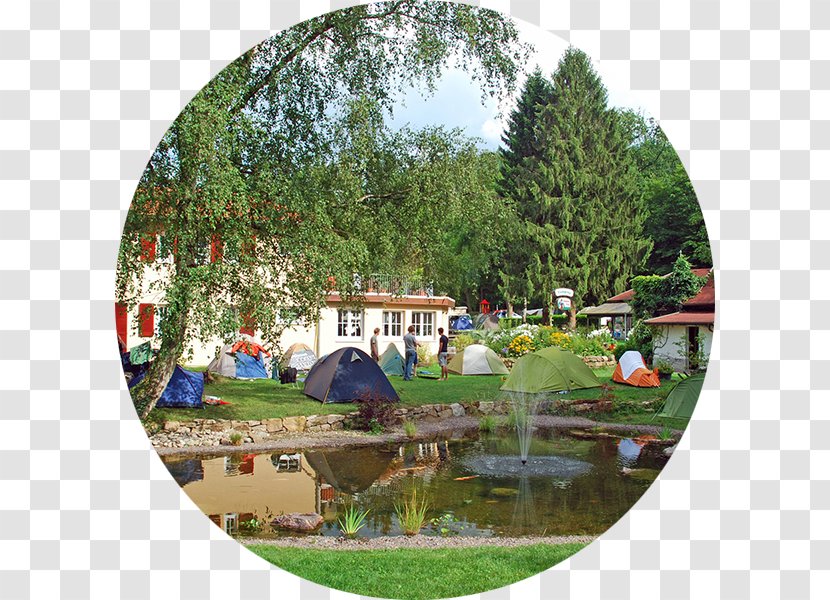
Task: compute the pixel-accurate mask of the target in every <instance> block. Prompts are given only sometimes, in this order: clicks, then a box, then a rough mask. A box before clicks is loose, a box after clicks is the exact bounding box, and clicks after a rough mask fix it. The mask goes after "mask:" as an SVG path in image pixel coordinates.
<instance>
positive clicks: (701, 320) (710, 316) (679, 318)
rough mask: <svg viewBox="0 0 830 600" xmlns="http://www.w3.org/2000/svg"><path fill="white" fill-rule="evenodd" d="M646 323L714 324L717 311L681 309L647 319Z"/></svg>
mask: <svg viewBox="0 0 830 600" xmlns="http://www.w3.org/2000/svg"><path fill="white" fill-rule="evenodd" d="M645 323H646V325H714V324H715V313H714V311H712V312H708V311H707V312H700V311H695V312H692V311H688V312H687V311H681V312H676V313H671V314H668V315H663V316H662V317H654V318H653V319H648V320H646V321H645Z"/></svg>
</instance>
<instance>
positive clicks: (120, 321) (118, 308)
mask: <svg viewBox="0 0 830 600" xmlns="http://www.w3.org/2000/svg"><path fill="white" fill-rule="evenodd" d="M115 333H116V335H117V336H118V339H119V340H121V342H122V343H123V344H124V345H125V346H126V345H127V305H126V304H121V303H120V302H116V303H115Z"/></svg>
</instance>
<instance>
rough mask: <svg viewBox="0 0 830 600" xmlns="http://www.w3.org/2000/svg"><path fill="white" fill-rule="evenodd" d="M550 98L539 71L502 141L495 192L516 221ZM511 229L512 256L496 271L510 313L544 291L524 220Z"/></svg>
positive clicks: (529, 81) (525, 89)
mask: <svg viewBox="0 0 830 600" xmlns="http://www.w3.org/2000/svg"><path fill="white" fill-rule="evenodd" d="M551 94H552V89H551V85H550V82H549V81H548V80H547V79H546V78H545V76H544V75H543V74H542V71H541V69H539V68H537V69H536V70H535V71H534V72H533V73H531V74H530V76H529V77H528V78H527V81H525V84H524V87H523V88H522V92H521V94H520V96H519V99H518V101H517V103H516V108H515V109H514V110H513V112H512V113H510V117H509V119H508V122H507V130H506V131H505V133H504V135H503V136H502V138H501V139H502V144H503V145H502V147H501V148H500V149H499V156H500V158H501V164H500V168H499V178H498V180H497V182H496V191H497V193H498V194H499V196H500V197H501V198H503V199H504V200H505V202H506V204H507V210H508V214H512V216H513V217H517V216H518V215H519V214H521V211H520V210H519V211H518V212H515V211H516V209H517V207H520V206H521V205H523V204H525V203H526V202H527V201H528V198H527V193H528V192H527V186H526V185H525V184H526V183H527V178H528V172H527V169H526V164H527V161H528V160H529V159H531V158H534V157H535V156H536V147H537V144H536V140H535V135H536V133H535V130H536V125H537V121H538V113H539V110H540V108H541V107H543V106H545V105H547V104H548V103H550V102H551ZM511 229H512V230H513V233H514V236H513V240H512V241H513V242H514V243H513V244H510V246H511V248H510V256H509V258H508V259H507V260H505V261H503V262H502V264H500V265H499V267H498V269H497V281H498V284H497V289H498V292H499V294H500V295H501V296H502V297H503V298H504V300H505V301H506V303H507V308H508V310H509V311H510V310H512V308H513V304H514V302H518V301H522V300H525V301H527V300H528V299H531V298H534V297H535V296H539V292H540V291H541V288H540V289H538V290H537V287H538V286H536V285H534V282H533V278H532V277H531V276H530V275H529V271H528V270H527V269H528V267H529V266H530V265H533V264H534V257H533V256H532V255H530V254H528V253H526V252H524V250H525V247H524V244H523V243H522V242H523V237H524V224H523V222H522V221H521V219H515V218H514V219H513V222H512V227H511Z"/></svg>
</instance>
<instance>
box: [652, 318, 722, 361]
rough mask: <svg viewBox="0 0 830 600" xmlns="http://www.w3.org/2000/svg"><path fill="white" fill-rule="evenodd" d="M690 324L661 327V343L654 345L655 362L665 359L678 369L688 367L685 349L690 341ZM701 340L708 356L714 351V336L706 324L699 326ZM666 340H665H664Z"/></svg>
mask: <svg viewBox="0 0 830 600" xmlns="http://www.w3.org/2000/svg"><path fill="white" fill-rule="evenodd" d="M688 327H689V326H688V325H671V326H664V327H661V328H660V329H661V330H662V332H663V335H662V336H661V340H660V341H661V342H662V343H661V345H660V346H658V345H657V343H655V346H654V362H655V363H657V362H659V361H661V360H665V361H667V362H669V363H671V365H672V366H673V367H674V368H675V370H678V371H685V370H686V369H687V368H688V364H687V360H686V356H685V352H684V349H685V348H686V344H687V343H688V342H687V340H688V332H687V329H688ZM698 332H699V335H700V341H701V344H702V346H703V351H704V353H705V354H706V356H709V355H710V354H711V353H712V336H713V333H712V332H711V331H709V328H708V327H707V326H706V325H700V326H698ZM663 340H665V342H663Z"/></svg>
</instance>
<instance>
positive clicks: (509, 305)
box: [507, 300, 513, 319]
mask: <svg viewBox="0 0 830 600" xmlns="http://www.w3.org/2000/svg"><path fill="white" fill-rule="evenodd" d="M507 318H508V319H512V318H513V302H511V301H510V300H508V301H507Z"/></svg>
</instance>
